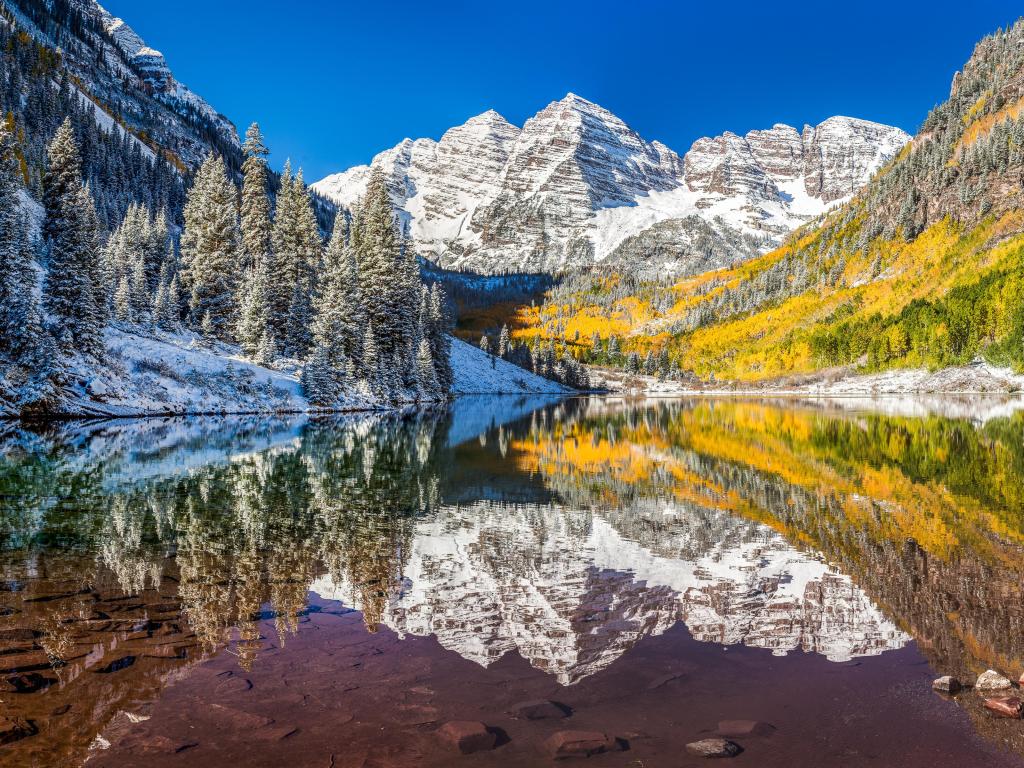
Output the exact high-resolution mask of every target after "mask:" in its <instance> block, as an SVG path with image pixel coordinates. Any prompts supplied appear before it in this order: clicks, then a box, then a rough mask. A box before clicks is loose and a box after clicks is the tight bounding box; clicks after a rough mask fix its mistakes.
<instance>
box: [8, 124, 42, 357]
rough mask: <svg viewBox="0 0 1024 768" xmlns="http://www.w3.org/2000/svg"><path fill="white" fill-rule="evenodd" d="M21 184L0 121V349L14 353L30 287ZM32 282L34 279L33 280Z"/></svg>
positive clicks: (10, 141)
mask: <svg viewBox="0 0 1024 768" xmlns="http://www.w3.org/2000/svg"><path fill="white" fill-rule="evenodd" d="M20 187H21V179H20V172H19V168H18V159H17V157H16V155H15V152H14V136H13V135H12V134H11V132H10V131H9V130H8V129H7V125H6V123H5V122H4V121H0V351H2V352H4V353H6V354H7V355H11V356H13V355H16V354H17V351H18V349H19V347H20V346H21V344H22V342H23V338H22V333H23V329H24V325H25V310H26V306H25V303H24V296H25V294H26V291H28V290H29V289H30V288H31V286H30V285H26V284H25V281H26V280H27V279H29V278H30V277H31V275H30V273H29V270H30V269H31V266H32V265H31V263H28V264H26V263H25V260H26V258H30V257H29V256H28V255H27V253H26V249H25V247H24V242H25V240H26V239H27V232H26V229H27V227H28V223H27V222H26V221H25V219H24V217H23V216H22V213H21V204H20V201H19V196H18V190H19V189H20ZM33 282H34V281H33Z"/></svg>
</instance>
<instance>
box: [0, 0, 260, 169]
mask: <svg viewBox="0 0 1024 768" xmlns="http://www.w3.org/2000/svg"><path fill="white" fill-rule="evenodd" d="M3 4H4V6H5V7H6V8H7V9H8V10H9V11H10V12H11V14H12V17H13V20H14V23H15V24H16V25H17V26H18V27H19V28H21V29H23V30H24V31H25V32H26V33H28V34H30V35H32V36H33V37H35V38H36V39H37V40H39V41H40V42H41V43H42V44H44V45H47V46H49V47H53V48H59V49H60V51H61V56H62V63H63V64H64V65H65V66H66V67H67V68H68V69H69V70H70V72H71V73H72V74H73V75H74V76H75V78H76V79H77V82H76V85H77V87H79V88H80V89H81V90H82V91H83V93H84V94H86V96H87V97H88V98H89V100H90V101H92V102H93V103H94V104H95V105H96V110H97V121H99V122H101V123H103V124H107V123H110V124H113V123H114V116H116V117H117V118H118V119H119V120H123V121H124V123H125V124H126V125H127V126H128V127H129V128H130V129H131V130H132V133H133V134H134V135H135V136H136V137H138V136H141V135H143V134H145V135H146V136H148V139H147V140H146V141H145V142H142V141H141V140H140V144H141V145H142V147H143V151H145V152H150V151H151V149H152V147H151V143H152V144H155V145H158V146H159V147H160V148H161V149H163V150H165V151H166V152H167V153H169V155H170V156H172V157H173V158H174V159H175V160H176V161H180V164H183V165H186V166H189V167H192V168H195V167H197V166H198V165H199V164H200V163H201V162H202V161H203V159H205V157H206V156H207V155H208V154H209V153H210V151H211V150H213V151H217V152H220V153H222V154H227V153H234V152H237V151H239V149H240V145H239V139H238V132H237V131H236V129H235V126H234V125H233V124H232V123H231V121H230V120H228V119H227V118H226V117H224V115H222V114H220V113H219V112H217V110H216V109H214V108H213V107H212V106H210V104H209V103H207V101H206V100H205V99H203V98H202V97H201V96H199V95H198V94H196V93H194V92H193V91H191V90H190V89H189V88H188V87H187V86H185V85H184V84H183V83H181V82H179V81H178V80H176V79H175V77H174V74H173V73H172V71H171V68H170V67H169V66H168V64H167V61H166V59H165V58H164V56H163V54H162V53H160V51H158V50H155V49H154V48H151V47H150V46H148V45H147V44H146V42H145V41H144V40H143V39H142V37H140V36H139V34H138V33H136V32H135V30H133V29H132V28H131V27H130V26H129V25H128V24H127V23H126V22H125V21H124V20H123V19H119V18H116V17H115V16H113V15H112V14H111V13H109V12H108V11H107V10H106V9H105V8H103V7H102V6H101V5H100V4H99V3H98V2H96V0H69V2H68V3H66V4H51V7H50V8H49V11H48V12H49V13H50V17H49V18H46V19H39V22H40V23H39V24H38V25H37V24H36V23H35V22H34V21H33V20H32V18H33V17H32V16H31V15H30V14H28V13H25V12H24V11H23V10H22V8H21V5H22V3H21V2H20V1H19V0H4V3H3ZM34 5H35V6H36V7H35V8H34V9H33V13H35V14H38V13H39V12H40V9H39V7H38V6H39V5H41V4H38V3H37V4H34ZM65 6H66V7H65ZM36 18H37V19H38V16H36Z"/></svg>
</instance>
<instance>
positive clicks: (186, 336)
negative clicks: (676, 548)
mask: <svg viewBox="0 0 1024 768" xmlns="http://www.w3.org/2000/svg"><path fill="white" fill-rule="evenodd" d="M105 343H106V348H107V354H106V357H105V359H104V360H103V362H102V363H101V364H97V363H96V362H95V361H94V360H88V359H85V358H82V357H75V358H73V359H71V360H70V361H68V362H67V363H66V364H65V365H64V366H63V367H62V369H61V378H60V383H59V385H58V387H57V392H56V397H55V398H54V400H55V402H51V403H49V405H48V407H47V408H46V412H47V414H49V415H60V416H68V417H131V416H152V415H176V414H200V413H202V414H230V413H301V412H306V411H310V410H317V409H312V408H311V407H310V404H309V401H308V400H306V398H305V396H304V395H303V392H302V385H301V384H300V382H299V377H300V374H301V369H300V367H299V366H298V365H296V364H295V363H294V362H292V363H282V362H278V363H275V367H274V368H267V367H263V366H260V365H256V364H255V363H252V362H250V361H248V360H246V359H245V358H244V357H243V356H242V354H241V351H240V350H239V349H238V347H235V346H231V345H227V344H220V343H210V342H208V341H205V340H203V339H202V338H200V337H199V336H197V335H195V334H192V333H187V332H183V333H167V332H164V331H159V330H151V331H144V330H142V329H137V328H123V327H122V328H115V327H111V328H108V329H107V330H106V331H105ZM452 366H453V368H454V371H455V386H454V389H453V395H456V396H458V395H466V394H490V395H495V394H497V395H518V396H525V395H540V394H547V395H561V396H564V395H567V394H571V393H572V390H569V389H567V388H565V387H563V386H561V385H560V384H556V383H554V382H551V381H548V380H547V379H543V378H541V377H539V376H535V375H534V374H532V373H530V372H529V371H525V370H523V369H521V368H519V367H517V366H514V365H512V364H510V363H507V362H505V361H504V360H500V359H498V358H494V357H492V356H490V355H487V354H485V353H484V352H482V351H481V350H479V349H476V348H475V347H472V346H470V345H468V344H465V343H464V342H461V341H458V340H456V339H453V340H452ZM17 389H18V387H17V384H16V383H15V382H9V381H5V380H2V379H0V415H3V416H8V417H13V416H16V415H17V413H18V410H19V408H18V407H17V406H15V405H14V403H16V402H17V401H18V397H17V395H16V392H17ZM506 405H507V404H506ZM383 407H385V406H382V405H381V404H380V402H379V401H377V400H376V399H375V398H373V397H372V396H371V395H369V394H368V393H367V392H365V391H363V390H362V389H361V388H353V390H352V391H351V392H350V393H349V394H347V395H346V396H344V397H343V398H341V400H339V402H338V403H337V404H336V406H335V408H334V409H332V410H340V411H350V410H379V409H381V408H383ZM502 407H505V406H502Z"/></svg>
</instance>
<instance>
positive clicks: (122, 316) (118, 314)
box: [114, 277, 135, 323]
mask: <svg viewBox="0 0 1024 768" xmlns="http://www.w3.org/2000/svg"><path fill="white" fill-rule="evenodd" d="M114 319H116V320H117V321H118V322H119V323H134V322H135V306H134V302H133V301H132V289H131V283H130V282H129V280H128V278H127V277H122V278H121V280H120V281H119V282H118V284H117V290H116V291H115V292H114Z"/></svg>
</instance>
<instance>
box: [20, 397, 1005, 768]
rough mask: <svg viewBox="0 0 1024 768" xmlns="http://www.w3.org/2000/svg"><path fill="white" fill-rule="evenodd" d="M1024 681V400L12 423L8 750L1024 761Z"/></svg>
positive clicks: (442, 762)
mask: <svg viewBox="0 0 1024 768" xmlns="http://www.w3.org/2000/svg"><path fill="white" fill-rule="evenodd" d="M990 669H991V670H995V671H997V672H999V673H1000V674H1001V675H1004V676H1005V677H1007V678H1009V680H1011V681H1012V682H1013V687H1012V688H1009V689H1006V690H1003V691H996V692H984V693H982V692H980V691H978V690H976V689H973V688H972V687H970V686H972V685H973V684H974V682H975V681H976V680H977V678H978V676H979V675H980V674H982V673H984V672H985V671H986V670H990ZM1022 672H1024V401H1019V400H1013V399H1011V400H988V399H973V400H972V399H952V398H946V399H940V400H935V401H931V402H921V401H918V400H906V399H902V400H875V401H871V400H863V401H859V400H833V401H825V400H820V401H796V400H742V399H724V398H723V399H664V400H651V399H648V400H625V399H620V398H610V397H592V398H572V399H566V400H557V399H544V398H538V397H533V398H516V397H503V398H462V399H459V400H457V401H456V402H455V403H453V404H452V405H451V406H450V407H448V408H447V409H439V410H435V411H427V412H418V413H412V414H404V415H380V414H377V415H367V414H352V415H345V416H337V417H331V418H312V419H311V418H309V417H304V416H303V417H299V416H295V417H291V416H282V417H277V418H254V417H253V418H249V417H224V418H209V417H204V418H174V419H146V420H138V421H105V422H96V423H80V422H79V423H72V422H64V423H47V424H38V425H29V424H19V423H7V424H0V742H2V746H0V765H2V766H19V767H21V766H33V767H34V766H41V767H43V766H45V767H46V768H50V767H51V766H60V767H62V768H63V767H64V766H68V767H77V766H81V765H88V766H90V768H91V767H92V766H96V767H97V768H100V767H102V768H114V767H115V766H117V767H125V768H127V767H134V766H147V767H148V768H160V767H162V766H189V767H190V768H193V767H195V766H246V768H256V767H258V766H271V767H273V768H280V766H289V768H304V767H305V766H311V767H314V768H342V767H343V766H345V767H347V766H352V767H353V768H354V767H356V766H360V767H366V768H378V767H384V766H463V765H464V766H547V765H552V764H554V761H555V759H556V758H561V757H566V758H569V759H567V760H566V761H565V762H567V763H570V764H573V763H578V764H582V765H595V766H634V767H636V768H659V767H661V766H665V767H666V768H681V767H683V766H698V765H703V764H705V763H706V762H707V760H706V758H704V757H702V756H700V755H699V754H692V753H691V751H689V750H688V749H687V745H690V744H693V743H694V742H700V741H703V740H710V739H726V740H728V741H729V742H730V743H732V744H734V745H736V747H737V748H738V749H741V750H742V751H740V752H739V753H738V754H736V755H735V756H734V757H732V758H730V759H727V760H725V764H727V765H733V764H734V765H736V766H757V767H758V768H774V767H776V766H778V767H781V766H787V767H801V766H808V767H811V766H815V767H817V766H886V767H887V768H913V767H916V766H921V767H922V768H924V767H925V766H927V767H928V768H933V767H934V766H987V765H1000V766H1024V721H1021V720H1019V719H1012V718H1008V717H1000V716H998V715H997V714H996V713H994V712H992V711H990V710H989V709H986V707H985V699H986V698H992V697H993V696H995V697H1004V698H1005V697H1010V698H1012V697H1014V696H1018V695H1019V693H1020V692H1019V690H1018V689H1017V687H1016V686H1017V681H1018V680H1019V679H1020V677H1021V673H1022ZM944 675H951V676H953V677H954V678H956V679H957V680H959V681H960V682H961V683H963V684H964V685H965V688H964V689H963V690H962V691H960V692H958V693H956V694H955V695H950V694H946V693H942V692H936V691H934V690H933V686H932V684H933V680H935V679H936V678H938V677H940V676H944ZM587 755H589V756H587ZM559 762H561V760H559Z"/></svg>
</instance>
